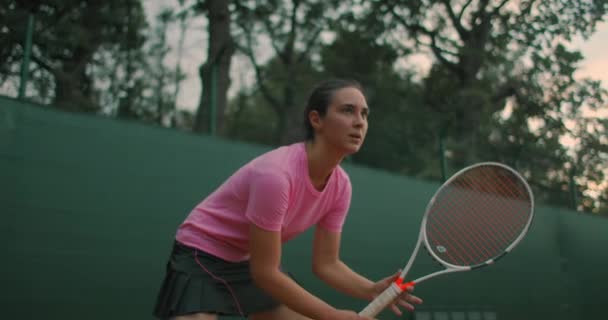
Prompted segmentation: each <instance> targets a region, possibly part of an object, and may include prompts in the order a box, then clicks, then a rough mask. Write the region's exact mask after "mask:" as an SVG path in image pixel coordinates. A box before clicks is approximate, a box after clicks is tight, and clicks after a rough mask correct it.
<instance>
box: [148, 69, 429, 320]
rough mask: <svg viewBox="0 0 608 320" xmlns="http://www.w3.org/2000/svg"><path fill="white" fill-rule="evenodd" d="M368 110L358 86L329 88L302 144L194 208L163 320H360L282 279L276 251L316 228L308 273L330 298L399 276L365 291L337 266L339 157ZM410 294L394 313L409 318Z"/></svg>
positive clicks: (346, 193) (345, 191) (166, 285)
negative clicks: (225, 318) (331, 292)
mask: <svg viewBox="0 0 608 320" xmlns="http://www.w3.org/2000/svg"><path fill="white" fill-rule="evenodd" d="M368 115H369V108H368V106H367V102H366V99H365V96H364V95H363V90H362V88H361V86H360V85H359V84H358V83H357V82H354V81H349V80H340V79H336V80H329V81H325V82H323V83H321V84H319V85H318V86H317V87H316V88H315V89H314V90H313V92H312V93H311V95H310V98H309V100H308V105H307V106H306V119H305V120H306V121H305V125H306V130H307V139H306V141H305V142H301V143H296V144H292V145H289V146H284V147H280V148H278V149H275V150H273V151H270V152H268V153H265V154H263V155H261V156H259V157H257V158H256V159H254V160H253V161H251V162H249V163H248V164H246V165H245V166H243V167H242V168H240V169H239V170H238V171H237V172H236V173H235V174H233V175H232V176H231V177H230V178H229V179H228V180H227V181H226V182H224V184H222V185H221V186H220V187H219V188H218V189H217V190H216V191H214V192H213V193H212V194H211V195H209V196H208V197H207V198H206V199H205V200H204V201H203V202H201V203H200V204H199V205H198V206H197V207H195V208H194V210H193V211H192V212H191V213H190V215H189V216H188V217H187V218H186V220H185V221H184V222H183V223H182V224H181V226H180V227H179V229H178V231H177V235H176V242H175V245H174V247H173V251H172V253H171V257H170V260H169V263H168V265H167V274H166V277H165V280H164V282H163V286H162V288H161V291H160V293H159V296H158V300H157V304H156V309H155V315H156V316H157V317H158V318H161V319H168V318H171V319H176V320H186V319H199V320H215V319H217V315H222V314H228V315H241V316H245V317H248V318H249V319H253V320H262V319H265V320H274V319H276V320H279V319H281V320H284V319H289V320H294V319H317V320H347V319H353V320H354V319H359V320H362V319H365V318H363V317H360V316H358V315H357V313H356V312H354V311H349V310H339V309H336V308H334V307H332V306H330V305H329V304H327V303H325V302H324V301H322V300H320V299H319V298H317V297H315V296H314V295H312V294H311V293H309V292H307V291H306V290H305V289H304V288H302V287H301V286H300V285H299V284H298V283H297V282H296V281H294V280H293V279H292V278H291V277H290V276H289V275H288V274H286V273H285V272H284V271H283V270H282V269H281V247H282V244H283V243H284V242H286V241H288V240H289V239H291V238H293V237H294V236H296V235H298V234H300V233H302V232H304V231H305V230H307V229H308V228H310V227H312V226H316V229H315V234H314V241H313V259H312V260H313V261H312V267H313V271H314V273H315V275H317V276H318V277H319V278H320V279H321V280H323V281H324V282H326V283H327V284H329V285H330V286H332V287H334V288H335V289H337V290H339V291H341V292H343V293H346V294H348V295H351V296H353V297H356V298H360V299H365V300H371V299H373V298H374V297H375V296H377V295H378V294H380V293H381V292H382V291H383V290H384V289H385V288H387V287H388V286H389V285H390V283H391V281H392V280H393V279H394V277H395V276H396V275H393V276H390V277H387V278H385V279H383V280H381V281H379V282H372V281H370V280H368V279H366V278H364V277H363V276H361V275H359V274H357V273H356V272H354V271H353V270H351V269H350V268H349V267H348V266H347V265H346V264H344V263H343V262H342V261H341V260H340V256H339V249H340V234H341V230H342V225H343V223H344V219H345V217H346V213H347V211H348V208H349V205H350V200H351V185H350V180H349V178H348V175H347V174H346V172H345V171H344V170H342V168H341V167H340V162H341V161H342V160H343V159H344V157H345V156H347V155H350V154H353V153H355V152H357V151H358V150H359V148H361V145H362V144H363V141H364V139H365V135H366V133H367V126H368V124H367V117H368ZM421 302H422V301H421V300H420V299H419V298H417V297H415V296H413V295H410V294H409V293H406V294H403V295H402V296H400V297H399V298H398V299H397V301H396V303H395V304H394V305H392V306H391V308H392V309H393V311H394V312H395V313H397V314H401V311H400V310H399V309H398V308H397V306H396V305H397V304H400V305H401V306H404V307H405V308H407V309H409V310H413V308H414V307H413V304H419V303H421Z"/></svg>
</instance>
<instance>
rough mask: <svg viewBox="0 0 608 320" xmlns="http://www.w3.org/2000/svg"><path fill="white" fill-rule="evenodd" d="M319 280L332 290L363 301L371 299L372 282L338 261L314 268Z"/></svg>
mask: <svg viewBox="0 0 608 320" xmlns="http://www.w3.org/2000/svg"><path fill="white" fill-rule="evenodd" d="M313 271H314V273H315V275H316V276H317V277H319V279H321V280H323V282H325V283H327V284H328V285H330V286H331V287H333V288H334V289H336V290H338V291H340V292H342V293H344V294H347V295H350V296H352V297H355V298H359V299H363V300H371V299H373V293H374V291H373V287H374V282H372V281H370V280H369V279H367V278H365V277H363V276H361V275H360V274H358V273H356V272H355V271H353V270H352V269H351V268H349V267H348V266H347V265H346V264H344V263H343V262H342V261H340V260H336V261H335V262H333V263H331V264H325V265H323V266H320V267H315V268H314V270H313Z"/></svg>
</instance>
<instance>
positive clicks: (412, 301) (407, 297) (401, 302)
mask: <svg viewBox="0 0 608 320" xmlns="http://www.w3.org/2000/svg"><path fill="white" fill-rule="evenodd" d="M400 273H401V270H400V271H397V273H395V274H394V275H392V276H390V277H386V278H384V279H382V280H380V281H378V282H376V283H375V284H374V286H373V288H372V291H373V293H372V298H376V297H377V296H379V295H380V294H381V293H382V292H384V290H386V288H388V287H389V286H390V285H391V284H392V283H393V282H395V280H397V278H398V277H399V274H400ZM413 291H414V287H409V288H408V290H405V291H403V292H402V293H401V294H400V295H399V296H398V297H397V298H395V300H394V301H393V302H392V303H391V304H390V308H391V310H392V311H393V312H394V313H395V314H396V315H398V316H401V315H402V314H403V312H402V311H401V310H400V309H399V307H398V306H402V307H404V308H405V309H407V310H408V311H410V312H411V311H414V305H417V304H421V303H422V299H420V298H418V297H416V296H414V295H412V294H411V293H412V292H413Z"/></svg>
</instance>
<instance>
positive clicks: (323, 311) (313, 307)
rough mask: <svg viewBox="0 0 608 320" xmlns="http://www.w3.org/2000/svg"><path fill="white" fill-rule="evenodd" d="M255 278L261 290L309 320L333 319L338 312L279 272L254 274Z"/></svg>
mask: <svg viewBox="0 0 608 320" xmlns="http://www.w3.org/2000/svg"><path fill="white" fill-rule="evenodd" d="M253 278H254V280H255V282H256V284H257V285H258V286H259V287H260V288H262V289H263V290H264V291H266V292H267V293H268V294H270V295H271V296H272V297H273V298H275V299H276V300H277V301H279V302H280V303H282V304H284V305H285V306H287V307H288V308H290V309H291V310H293V311H295V312H297V313H300V314H302V315H304V316H307V317H309V318H313V319H319V320H324V319H331V318H332V316H331V315H332V314H333V313H334V312H335V311H336V309H335V308H333V307H332V306H330V305H329V304H327V303H325V302H323V301H322V300H321V299H319V298H317V297H315V296H314V295H312V294H310V293H309V292H308V291H306V290H305V289H304V288H302V287H301V286H299V285H298V284H297V283H296V282H295V281H293V280H292V279H291V278H290V277H288V276H287V275H285V274H284V273H283V272H281V271H279V270H276V271H265V272H258V273H257V274H256V273H254V274H253Z"/></svg>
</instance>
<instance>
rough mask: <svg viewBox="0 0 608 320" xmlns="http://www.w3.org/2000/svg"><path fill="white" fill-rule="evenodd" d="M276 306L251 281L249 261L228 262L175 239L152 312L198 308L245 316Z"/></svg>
mask: <svg viewBox="0 0 608 320" xmlns="http://www.w3.org/2000/svg"><path fill="white" fill-rule="evenodd" d="M278 306H279V302H277V301H276V300H274V299H273V298H272V297H271V296H270V295H268V294H267V293H265V292H264V291H263V290H262V289H260V288H258V287H257V286H256V285H255V283H254V282H253V279H252V278H251V274H250V272H249V262H247V261H245V262H238V263H234V262H229V261H226V260H223V259H220V258H218V257H215V256H213V255H211V254H208V253H205V252H203V251H200V250H198V249H194V248H191V247H188V246H185V245H183V244H181V243H178V242H175V245H174V246H173V250H172V252H171V256H170V258H169V262H168V263H167V268H166V274H165V279H164V281H163V283H162V287H161V289H160V292H159V294H158V298H157V301H156V307H155V309H154V315H155V316H156V317H157V318H159V319H169V318H172V317H176V316H180V315H187V314H193V313H201V312H203V313H211V314H219V315H235V316H247V315H249V314H251V313H256V312H261V311H268V310H272V309H274V308H276V307H278Z"/></svg>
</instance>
